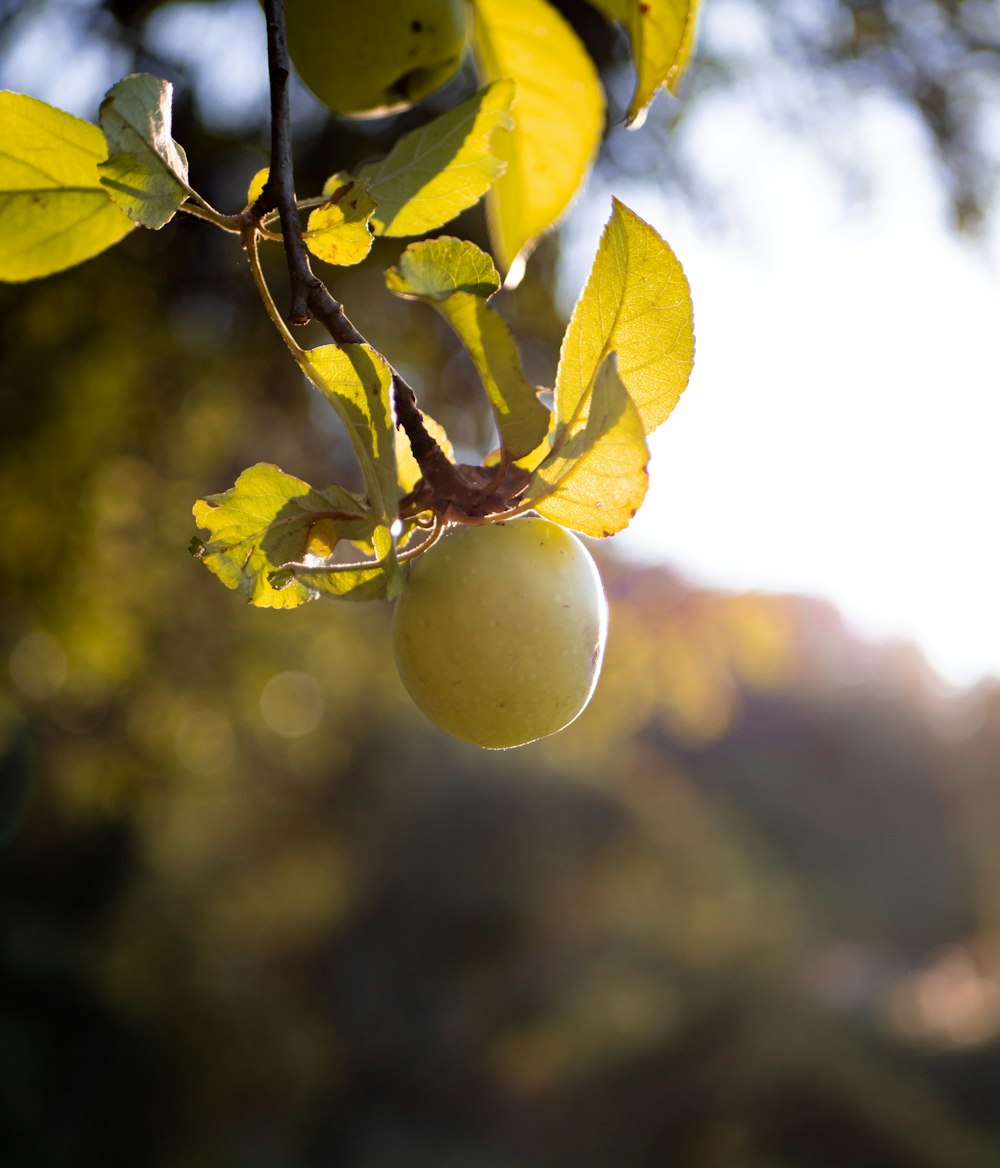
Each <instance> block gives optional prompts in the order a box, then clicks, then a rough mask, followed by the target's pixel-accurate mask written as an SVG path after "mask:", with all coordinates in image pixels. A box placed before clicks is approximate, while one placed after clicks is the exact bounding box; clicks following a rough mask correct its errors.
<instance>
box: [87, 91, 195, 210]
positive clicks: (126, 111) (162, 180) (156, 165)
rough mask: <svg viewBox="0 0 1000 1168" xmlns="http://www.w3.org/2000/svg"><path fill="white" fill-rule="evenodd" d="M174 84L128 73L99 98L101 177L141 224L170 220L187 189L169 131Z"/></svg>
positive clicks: (182, 160)
mask: <svg viewBox="0 0 1000 1168" xmlns="http://www.w3.org/2000/svg"><path fill="white" fill-rule="evenodd" d="M172 100H173V86H172V85H171V84H170V82H169V81H163V80H161V79H160V78H159V77H153V76H151V75H150V74H149V73H133V74H131V76H129V77H126V78H124V80H122V81H119V82H118V84H117V85H115V86H113V87H112V88H111V89H109V90H108V93H107V96H106V97H105V98H104V101H102V102H101V110H100V118H101V128H102V129H103V130H104V136H105V138H107V141H108V159H107V161H106V162H102V163H101V168H100V169H101V182H102V183H103V184H104V186H105V188H106V189H107V191H108V194H109V195H110V196H111V198H112V199H113V200H114V201H115V202H116V203H117V204H118V205H119V206H120V207H121V208H122V209H123V210H124V211H126V212H127V213H128V215H129V216H130V217H131V218H132V219H134V220H135V221H136V223H139V224H141V226H143V227H150V228H152V229H153V230H157V229H159V228H160V227H162V226H163V225H164V224H165V223H167V222H169V221H170V220H171V219H172V218H173V216H174V212H175V211H176V210H177V208H178V207H179V206H180V205H181V203H183V202H184V199H185V198H186V197H187V195H188V194H189V193H190V190H191V188H190V187H189V186H188V164H187V158H186V157H185V155H184V151H183V150H182V149H181V147H180V146H179V145H178V144H177V143H176V142H175V141H174V140H173V138H171V136H170V121H171V102H172Z"/></svg>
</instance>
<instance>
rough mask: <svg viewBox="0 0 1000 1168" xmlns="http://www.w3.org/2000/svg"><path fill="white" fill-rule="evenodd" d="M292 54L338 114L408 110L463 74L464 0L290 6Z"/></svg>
mask: <svg viewBox="0 0 1000 1168" xmlns="http://www.w3.org/2000/svg"><path fill="white" fill-rule="evenodd" d="M285 32H286V36H287V39H288V51H289V55H290V56H291V58H292V64H293V65H294V66H295V68H296V70H297V72H298V74H299V76H300V77H301V78H302V80H303V81H304V82H305V83H306V85H307V86H308V87H309V88H310V89H311V90H312V92H313V93H314V94H315V95H316V96H317V97H318V98H319V99H320V101H322V102H324V104H326V105H327V106H329V108H330V109H331V110H333V112H334V113H338V114H344V115H362V116H368V117H378V116H381V115H382V114H387V113H392V112H394V111H396V110H400V109H406V107H407V106H410V105H412V104H413V103H414V102H415V101H420V100H421V98H424V97H427V96H428V95H429V94H431V93H433V92H434V91H435V90H436V89H440V88H441V86H442V85H444V84H445V82H447V81H450V80H451V78H452V77H454V75H455V74H456V73H457V72H458V67H459V65H460V64H461V62H462V56H463V54H464V52H465V45H466V40H467V36H468V14H467V12H466V3H465V0H363V2H358V0H353V2H349V0H285Z"/></svg>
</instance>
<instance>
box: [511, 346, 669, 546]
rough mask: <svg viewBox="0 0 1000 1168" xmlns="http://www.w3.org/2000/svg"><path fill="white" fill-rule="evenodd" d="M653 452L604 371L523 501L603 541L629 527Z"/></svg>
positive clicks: (621, 389) (611, 366) (609, 366)
mask: <svg viewBox="0 0 1000 1168" xmlns="http://www.w3.org/2000/svg"><path fill="white" fill-rule="evenodd" d="M648 461H649V451H648V449H647V447H646V436H645V433H644V431H643V426H642V419H641V418H640V417H639V411H638V410H637V409H636V408H635V404H634V403H633V401H632V399H631V398H630V397H629V394H628V390H627V389H626V388H625V386H624V385H623V384H622V381H621V378H620V377H619V376H618V373H617V370H616V368H615V359H614V357H613V356H612V357H609V358H608V359H607V360H606V361H605V362H604V364H603V365H602V366H601V369H600V372H599V373H598V374H597V377H596V380H595V382H594V388H593V392H592V393H591V394H590V396H589V399H588V400H587V401H586V403H585V404H584V406H583V408H582V409H581V410H580V411H579V413H578V414H577V415H576V416H575V418H574V420H573V422H572V424H571V425H570V426H569V427H568V428H567V429H566V430H564V431H563V432H562V434H561V435H559V436H558V437H556V439H555V440H554V442H553V448H552V452H551V453H550V454H549V456H548V457H547V458H546V459H545V460H544V462H542V464H541V466H539V468H538V469H537V470H536V471H535V475H534V477H533V479H532V481H531V483H530V484H529V486H528V489H527V491H526V492H525V495H524V501H525V502H526V503H533V506H534V509H535V510H536V511H537V512H538V513H539V515H544V516H545V517H546V518H547V519H552V520H554V521H555V522H556V523H561V524H562V525H563V526H564V527H570V528H572V529H573V530H574V531H579V532H581V533H582V534H583V535H591V536H594V537H595V538H601V537H603V536H607V535H614V533H615V532H616V531H621V530H622V529H623V528H624V527H626V526H627V525H628V522H629V520H630V519H631V518H632V516H633V515H635V513H636V511H638V509H639V507H640V506H641V504H642V501H643V499H644V498H645V495H646V487H647V485H648V478H647V475H646V463H647V462H648Z"/></svg>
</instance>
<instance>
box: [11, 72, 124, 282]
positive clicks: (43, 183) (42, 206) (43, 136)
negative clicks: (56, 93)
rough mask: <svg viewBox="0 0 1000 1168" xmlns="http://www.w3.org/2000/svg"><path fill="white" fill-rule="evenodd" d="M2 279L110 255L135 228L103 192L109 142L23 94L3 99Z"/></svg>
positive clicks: (27, 276) (20, 277)
mask: <svg viewBox="0 0 1000 1168" xmlns="http://www.w3.org/2000/svg"><path fill="white" fill-rule="evenodd" d="M0 126H2V127H3V149H2V151H0V280H7V281H21V280H35V279H37V278H38V277H39V276H48V275H50V274H51V273H52V272H61V271H63V270H64V269H66V268H71V267H73V265H74V264H79V263H82V262H83V261H84V260H89V259H90V258H91V257H92V256H95V255H97V254H98V253H100V252H102V251H104V249H105V248H107V247H110V246H111V245H112V244H113V243H117V242H118V240H120V239H121V238H122V236H124V235H127V234H128V233H129V232H130V231H131V230H132V229H133V227H134V226H135V224H134V223H133V222H132V220H131V219H129V217H128V216H127V215H126V214H125V212H124V211H122V210H121V209H120V208H119V207H116V206H115V204H114V203H112V201H111V199H110V198H109V197H108V192H107V191H106V190H105V189H104V187H103V186H101V176H100V171H99V170H98V165H99V163H100V162H101V160H102V159H104V158H105V157H106V156H107V143H106V142H105V140H104V135H103V134H102V133H101V131H100V130H99V129H98V128H97V126H94V125H92V124H91V123H90V122H84V121H81V119H80V118H74V117H73V116H72V115H71V114H67V113H64V112H63V111H62V110H58V109H54V108H53V107H52V106H50V105H46V104H45V102H44V101H38V100H37V99H35V98H33V97H26V96H25V95H24V94H21V93H8V92H3V93H0Z"/></svg>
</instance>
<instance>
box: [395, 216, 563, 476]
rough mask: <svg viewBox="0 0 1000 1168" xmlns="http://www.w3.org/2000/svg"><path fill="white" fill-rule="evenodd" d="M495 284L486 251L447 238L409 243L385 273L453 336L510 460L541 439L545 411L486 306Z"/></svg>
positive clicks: (506, 334)
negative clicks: (444, 322)
mask: <svg viewBox="0 0 1000 1168" xmlns="http://www.w3.org/2000/svg"><path fill="white" fill-rule="evenodd" d="M498 282H499V277H498V276H497V273H496V270H495V269H494V267H493V263H492V261H491V260H490V258H489V256H487V255H486V254H485V252H481V251H480V250H479V248H477V247H476V246H475V244H472V243H468V242H466V241H462V240H457V239H451V238H449V237H447V236H443V237H441V238H438V239H430V240H426V241H423V242H421V243H411V244H410V246H409V247H408V248H407V249H406V250H405V251H404V252H403V254H402V255H401V256H400V262H399V269H398V270H397V269H395V268H392V269H390V270H389V271H388V272H387V273H386V284H387V285H388V287H389V289H390V290H391V291H392V292H395V293H396V294H397V295H399V296H409V297H416V298H417V299H421V300H426V301H428V302H429V303H430V304H433V305H434V307H435V308H436V309H437V310H438V311H439V312H440V313H442V315H443V316H444V317H445V318H446V319H447V321H448V323H449V324H450V325H451V326H452V328H453V329H454V330H455V332H456V333H457V334H458V337H459V339H460V340H461V342H462V344H463V345H465V347H466V349H468V351H469V354H470V356H471V357H472V360H473V363H474V364H475V366H476V370H477V371H478V373H479V376H480V377H481V378H482V382H483V386H484V387H485V389H486V394H487V396H488V397H489V399H490V405H491V406H492V407H493V416H494V419H495V420H496V424H497V430H498V432H499V434H500V441H501V444H502V446H503V449H504V451H505V452H506V453H507V455H508V456H509V457H510V459H511V460H513V459H517V458H521V457H523V456H524V455H526V454H529V453H530V452H531V451H532V450H534V449H535V447H536V446H537V445H538V444H539V442H541V440H542V439H543V438H544V437H545V433H546V431H547V430H548V427H549V411H548V410H547V409H546V408H545V406H543V405H542V403H541V402H540V401H539V400H538V395H537V394H536V393H535V390H534V389H533V388H532V387H531V385H529V384H528V382H527V380H526V379H525V376H524V373H523V371H522V369H521V357H520V354H519V353H518V351H517V346H516V345H515V343H514V338H513V337H512V336H511V334H510V329H509V328H508V327H507V323H506V321H504V319H503V317H501V316H499V315H498V314H497V313H496V312H494V311H493V309H492V308H490V307H489V306H488V305H487V304H486V301H485V297H487V296H489V295H491V294H492V293H493V292H494V291H495V290H496V286H497V283H498Z"/></svg>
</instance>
